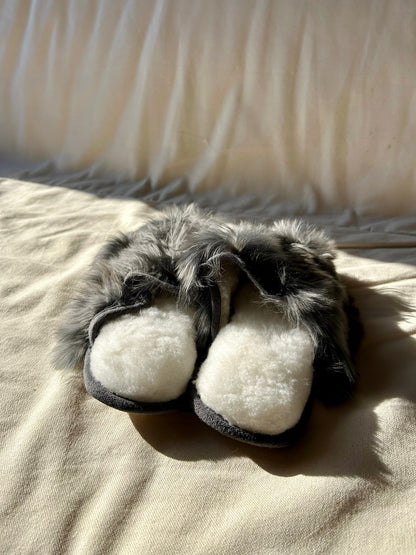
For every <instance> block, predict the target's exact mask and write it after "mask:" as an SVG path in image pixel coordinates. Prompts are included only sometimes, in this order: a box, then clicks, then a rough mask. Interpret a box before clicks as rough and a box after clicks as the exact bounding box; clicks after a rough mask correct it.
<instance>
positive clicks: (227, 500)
mask: <svg viewBox="0 0 416 555" xmlns="http://www.w3.org/2000/svg"><path fill="white" fill-rule="evenodd" d="M83 185H84V186H85V188H86V189H89V190H90V191H91V190H92V189H93V188H94V187H95V189H96V193H100V191H102V190H103V187H104V185H103V182H102V181H101V182H97V183H95V184H94V183H92V182H91V180H89V181H88V182H87V181H84V182H83V181H82V180H81V179H80V178H79V176H78V178H77V186H78V187H79V188H80V189H81V190H74V189H71V188H70V187H69V183H68V182H67V186H66V187H57V186H51V185H47V184H39V183H30V182H24V181H18V180H12V179H5V180H3V181H2V182H1V187H0V191H1V197H0V201H1V205H0V214H1V216H0V226H1V244H0V262H1V276H2V277H1V298H2V301H1V302H2V310H1V315H2V317H1V332H0V337H1V353H0V361H1V362H0V367H1V384H2V393H1V403H0V422H1V435H2V439H1V464H0V480H1V498H2V501H1V505H0V510H1V518H0V526H1V529H2V530H1V534H0V538H1V539H0V545H1V551H2V552H3V553H19V554H20V553H25V554H26V553H42V554H46V553H51V554H52V553H54V554H55V553H74V554H80V553H88V554H92V553H94V554H95V553H102V554H108V553H123V554H132V553H146V554H148V553H152V554H162V553H163V554H164V553H166V554H168V553H181V554H182V553H192V554H194V553H198V554H208V553H212V554H218V553H221V554H228V553H244V554H251V553H304V554H305V555H306V554H308V555H309V554H310V553H328V552H330V553H412V552H414V550H415V549H416V540H415V531H416V530H415V519H414V514H415V510H416V504H415V501H416V497H415V467H414V458H415V445H416V411H415V400H416V372H415V362H416V341H415V332H416V317H415V308H416V306H415V305H416V303H415V300H414V299H415V294H416V238H415V225H416V222H415V220H413V221H411V220H409V219H403V218H396V219H390V220H389V223H388V224H387V223H386V222H382V221H376V220H368V221H364V220H363V221H361V220H360V219H359V218H358V219H355V221H354V223H352V222H351V214H350V212H348V214H346V213H339V214H337V215H333V216H332V217H331V222H332V230H333V231H334V233H335V234H336V232H338V233H340V232H342V238H343V241H344V242H351V243H354V244H357V243H358V242H360V243H361V247H364V248H359V249H355V250H348V251H343V252H342V253H341V254H340V256H339V259H338V267H339V270H340V271H341V272H342V273H343V274H344V275H345V276H347V278H348V280H349V281H350V284H351V291H352V293H353V294H354V296H355V297H356V300H357V304H358V306H359V308H360V310H361V313H362V318H363V322H364V326H365V331H366V337H365V339H364V342H363V344H362V348H361V350H360V353H359V370H360V373H361V381H360V385H359V388H358V390H357V392H356V394H355V396H354V398H353V399H352V400H351V401H350V402H348V403H346V404H345V405H344V406H341V407H338V408H331V409H326V408H324V407H323V406H322V405H320V404H318V403H316V405H315V407H314V409H313V414H312V419H311V422H310V426H309V430H308V433H307V434H306V437H304V439H303V440H302V441H301V442H300V443H299V444H298V445H297V446H295V447H293V448H290V449H284V450H267V449H260V448H255V447H249V446H245V445H243V444H240V443H238V442H236V441H232V440H228V439H226V438H224V437H222V436H221V435H219V434H218V433H216V432H214V431H212V430H210V429H208V427H206V426H204V425H203V424H202V423H200V422H199V421H197V419H196V418H195V417H194V416H193V415H191V414H182V413H177V414H174V415H169V416H140V415H138V416H131V417H129V416H128V415H127V414H124V413H120V412H117V411H116V410H113V409H111V408H108V407H106V406H104V405H102V404H100V403H99V402H98V401H96V400H94V399H92V398H90V397H89V396H88V395H87V394H86V393H85V391H84V388H83V384H82V378H81V374H80V372H77V371H73V372H71V371H66V372H65V371H63V372H60V371H56V370H54V368H53V367H52V365H51V362H50V349H51V347H52V345H53V337H52V336H53V333H54V330H55V328H56V325H57V324H58V323H59V321H60V316H61V313H62V310H63V307H64V304H65V301H66V299H67V298H68V296H69V295H70V294H71V292H72V291H73V288H74V286H75V285H76V280H77V279H78V278H79V275H80V274H81V273H82V271H83V270H84V269H85V267H86V265H87V264H88V263H89V261H90V259H91V257H92V256H93V254H94V253H95V252H96V250H97V248H98V246H99V245H100V244H101V243H102V242H103V240H104V239H105V238H106V237H107V236H108V235H109V234H111V233H113V232H114V231H115V230H116V229H123V230H128V229H132V228H135V227H136V226H137V225H139V224H140V222H142V221H143V220H144V218H145V217H147V216H148V215H149V214H151V212H152V209H151V208H150V207H149V206H148V205H147V204H146V203H143V202H140V201H137V200H131V199H127V198H118V199H116V198H100V197H99V196H97V195H94V194H92V192H89V193H87V192H84V191H83V190H82V186H83ZM104 189H105V187H104ZM116 192H117V189H115V193H116ZM237 208H238V201H236V209H237ZM348 218H349V220H350V221H349V222H348ZM322 223H324V224H325V223H327V221H326V220H325V219H324V218H322ZM390 242H392V243H394V247H391V246H389V243H390ZM411 243H413V247H411V246H409V245H410V244H411ZM372 245H374V246H375V247H376V248H374V247H372Z"/></svg>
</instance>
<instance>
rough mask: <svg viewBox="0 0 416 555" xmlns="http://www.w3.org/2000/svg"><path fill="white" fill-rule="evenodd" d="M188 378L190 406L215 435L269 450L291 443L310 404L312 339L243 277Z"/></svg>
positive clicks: (305, 418)
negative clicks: (227, 316)
mask: <svg viewBox="0 0 416 555" xmlns="http://www.w3.org/2000/svg"><path fill="white" fill-rule="evenodd" d="M233 309H234V314H233V316H232V318H231V320H230V322H229V323H228V324H227V325H226V326H224V327H223V328H222V329H221V330H220V331H219V333H218V335H217V337H216V338H215V340H214V342H213V343H212V345H211V347H210V350H209V353H208V356H207V358H206V359H205V361H204V362H203V363H202V365H201V367H200V370H199V372H198V376H197V378H196V380H195V384H194V387H195V390H194V399H193V403H194V411H195V413H196V414H197V415H198V416H199V418H200V419H201V420H203V421H204V422H205V423H206V424H208V425H209V426H211V427H213V428H215V429H217V430H218V431H220V432H221V433H222V434H224V435H227V436H230V437H232V438H234V439H239V440H241V441H244V442H246V443H252V444H255V445H264V446H270V447H277V446H285V445H288V444H290V443H292V442H293V441H294V440H295V439H296V437H297V435H299V434H300V433H301V432H302V430H303V427H304V425H305V424H306V421H307V417H308V415H309V411H310V407H311V390H312V381H313V372H314V370H313V361H314V344H313V340H312V337H311V335H310V333H309V331H308V330H307V329H306V327H305V326H303V325H301V324H299V325H293V324H291V323H290V322H289V321H288V319H287V318H286V317H285V315H284V314H282V313H279V312H278V311H277V310H276V307H274V306H273V305H268V304H267V303H264V301H262V300H261V297H260V294H259V292H258V289H257V288H256V287H255V286H254V285H253V284H252V283H249V282H247V283H246V284H245V285H244V286H243V287H241V289H240V290H239V291H238V292H237V293H236V295H235V297H234V302H233Z"/></svg>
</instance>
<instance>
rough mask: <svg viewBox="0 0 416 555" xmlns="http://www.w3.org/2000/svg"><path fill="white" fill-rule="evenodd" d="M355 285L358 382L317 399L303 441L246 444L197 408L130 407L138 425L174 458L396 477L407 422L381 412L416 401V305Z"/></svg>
mask: <svg viewBox="0 0 416 555" xmlns="http://www.w3.org/2000/svg"><path fill="white" fill-rule="evenodd" d="M352 292H353V294H354V297H355V299H356V304H357V306H358V307H359V309H360V311H361V316H362V321H363V325H364V333H365V336H364V340H363V342H362V345H361V347H360V350H359V353H358V357H357V365H358V369H359V372H360V382H359V385H358V388H357V390H356V392H355V394H354V396H353V398H352V399H351V400H350V401H348V402H347V403H345V404H343V405H340V406H338V407H331V408H327V407H324V406H323V405H322V404H321V403H319V402H317V401H316V402H315V404H314V407H313V411H312V415H311V419H310V422H309V425H308V429H307V432H306V434H305V435H304V437H303V438H301V439H300V441H299V442H298V443H297V444H296V445H294V446H292V447H290V448H284V449H267V448H259V447H253V446H250V445H245V444H242V443H239V442H237V441H234V440H231V439H228V438H226V437H224V436H221V435H220V434H219V433H217V432H215V431H214V430H211V429H210V428H208V427H207V426H205V425H204V424H203V423H202V422H200V421H199V420H198V419H197V418H196V417H195V416H194V415H193V414H192V413H174V414H169V415H158V416H149V415H147V416H143V415H137V414H135V415H130V418H131V420H132V423H133V425H134V427H135V428H136V430H137V431H138V432H139V433H140V435H141V436H142V437H143V439H144V440H145V441H147V442H148V443H149V444H150V445H152V446H153V447H154V448H155V449H156V450H157V451H159V452H161V453H163V454H164V455H166V456H168V457H171V458H173V459H178V460H184V461H195V460H221V459H227V458H236V457H244V458H249V459H251V460H252V461H253V462H254V463H255V464H256V465H258V466H260V467H261V468H263V469H264V470H265V471H266V472H268V473H270V474H275V475H279V476H294V475H298V474H303V475H310V476H351V477H354V476H357V477H362V478H365V479H368V480H371V481H374V482H379V483H387V482H389V477H390V470H389V468H388V466H387V465H386V463H385V462H384V461H383V454H384V453H386V452H387V451H388V449H389V437H390V434H392V433H395V432H394V428H395V427H397V426H400V424H402V425H403V426H405V425H406V422H402V423H400V421H398V419H397V415H394V414H392V415H391V414H390V413H389V414H390V416H391V419H390V420H389V418H388V414H387V417H386V415H385V414H383V425H382V426H381V425H380V414H379V412H380V407H383V406H384V405H385V404H386V402H387V401H389V400H392V399H401V400H409V401H411V402H416V387H415V385H416V373H415V370H414V361H415V360H416V340H415V338H413V337H412V335H411V333H410V332H406V330H405V327H403V325H402V323H403V322H405V320H406V316H409V317H410V316H411V313H412V312H411V310H412V309H411V307H409V306H407V305H406V304H405V303H404V302H402V301H400V299H399V298H398V297H397V294H396V295H394V294H389V293H380V292H378V291H375V290H372V289H370V288H368V287H366V286H362V285H361V284H359V283H358V282H355V286H354V287H353V288H352ZM413 331H414V330H413ZM386 418H387V419H386Z"/></svg>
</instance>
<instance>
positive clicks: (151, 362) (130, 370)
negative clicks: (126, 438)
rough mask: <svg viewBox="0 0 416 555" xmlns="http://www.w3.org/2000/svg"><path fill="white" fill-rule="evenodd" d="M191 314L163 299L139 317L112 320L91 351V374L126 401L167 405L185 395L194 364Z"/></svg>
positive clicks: (162, 297) (130, 315) (135, 315)
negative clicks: (165, 403)
mask: <svg viewBox="0 0 416 555" xmlns="http://www.w3.org/2000/svg"><path fill="white" fill-rule="evenodd" d="M192 316H193V315H192V311H191V310H190V309H189V310H186V309H183V308H179V307H177V306H176V301H175V299H174V298H173V297H169V296H161V297H159V298H158V299H156V300H155V302H154V304H153V305H152V306H151V307H149V308H145V309H143V310H141V311H140V312H139V313H135V314H126V315H123V316H120V317H118V318H116V319H114V320H110V321H109V322H108V323H106V324H104V325H103V327H102V328H101V330H100V332H99V334H98V336H97V338H96V339H95V342H94V344H93V346H92V349H91V359H90V361H91V362H90V364H91V373H92V375H93V376H94V377H95V379H96V380H98V381H99V382H100V383H101V384H102V385H104V386H105V387H106V388H107V389H109V390H110V391H112V392H113V393H116V394H117V395H121V396H122V397H125V398H127V399H132V400H134V401H142V402H164V401H170V400H173V399H176V398H177V397H179V396H180V395H181V394H182V393H183V392H184V391H185V389H186V387H187V384H188V382H189V380H190V379H191V376H192V373H193V371H194V366H195V362H196V357H197V352H196V346H195V330H194V325H193V317H192Z"/></svg>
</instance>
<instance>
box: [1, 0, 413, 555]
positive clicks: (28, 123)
mask: <svg viewBox="0 0 416 555" xmlns="http://www.w3.org/2000/svg"><path fill="white" fill-rule="evenodd" d="M415 22H416V6H415V4H414V3H413V2H409V1H406V0H395V1H393V0H387V1H382V2H370V1H363V2H351V1H350V0H345V1H344V0H341V1H340V2H337V3H335V2H330V1H326V0H321V1H309V2H308V1H305V2H304V1H300V2H296V3H295V2H293V3H290V2H285V1H278V0H275V1H259V2H250V1H245V0H239V1H237V0H235V1H233V0H226V1H225V2H220V1H217V0H214V1H212V2H203V1H202V0H201V1H192V0H176V1H172V0H171V1H169V0H167V1H156V0H155V1H153V0H148V1H143V2H141V1H133V2H123V1H121V0H116V1H114V0H113V1H110V0H98V1H97V2H91V3H90V2H88V3H87V2H82V1H69V0H68V1H67V0H63V1H61V2H53V1H52V0H42V1H41V2H35V1H25V0H3V1H2V2H1V4H0V29H1V37H2V39H1V43H0V75H1V79H0V91H1V93H0V153H1V162H0V172H1V173H0V175H1V180H0V228H1V234H0V265H1V271H0V276H1V279H0V288H1V289H0V291H1V293H0V302H1V311H0V314H1V319H0V326H1V332H0V361H1V362H0V372H1V397H0V399H1V402H0V432H1V444H0V449H1V464H0V480H1V503H0V513H1V518H0V529H1V534H0V538H1V539H0V550H1V552H2V553H19V554H26V553H27V554H32V553H42V554H48V553H50V554H56V553H74V554H77V555H78V554H82V553H88V554H92V553H94V554H101V553H102V554H108V553H117V554H118V553H121V554H133V553H140V554H157V555H159V554H164V553H169V554H170V553H175V554H176V553H177V554H188V553H189V554H201V555H202V554H204V555H205V554H216V555H217V554H230V553H232V554H234V553H235V554H253V553H259V554H263V553H264V554H266V553H279V554H280V553H281V554H286V553H287V554H292V553H299V554H305V555H306V554H308V555H310V554H311V553H336V554H338V553H339V554H341V553H342V554H347V553H380V554H381V553H388V554H389V553H392V554H393V553H394V554H398V553H403V554H410V553H414V552H415V551H416V526H415V518H414V515H415V512H416V480H415V477H416V476H415V465H414V459H415V446H416V425H415V424H416V410H415V401H416V340H415V334H416V312H415V311H416V301H415V293H416V181H415V175H416V166H415V158H414V144H415V140H416V105H415V98H416V97H415V93H414V91H415V90H416V74H415V72H414V52H415V48H416V28H415ZM191 202H195V203H196V204H198V205H200V206H202V207H204V208H210V209H212V210H214V211H215V212H218V213H220V214H221V215H223V216H224V217H226V218H230V219H231V218H232V219H237V220H238V219H239V218H247V219H250V220H254V221H264V222H272V221H274V220H276V219H279V218H282V217H296V218H301V219H303V220H306V221H308V222H311V223H314V224H317V225H319V226H321V227H323V228H324V229H325V230H326V231H327V232H328V233H329V234H330V235H331V236H332V237H333V238H334V239H335V240H336V242H337V245H338V247H339V254H338V257H337V261H336V265H337V269H338V271H339V273H340V274H341V275H342V276H343V279H344V280H345V282H346V283H347V285H348V288H349V291H350V293H351V295H352V296H353V297H354V299H355V302H356V305H357V307H358V308H359V310H360V313H361V318H362V322H363V326H364V338H363V341H362V343H361V347H360V349H359V352H358V356H357V365H358V370H359V373H360V381H359V386H358V388H357V390H356V392H355V394H354V396H353V398H352V399H351V400H350V401H348V402H346V403H344V404H342V405H340V406H337V407H332V408H326V407H324V406H323V405H322V404H320V403H319V402H316V403H315V404H314V406H313V410H312V415H311V420H310V422H309V426H308V429H307V432H306V434H305V435H304V437H303V438H302V439H301V440H300V441H299V442H297V443H296V444H295V445H294V446H292V447H289V448H284V449H266V448H259V447H254V446H249V445H245V444H243V443H239V442H237V441H234V440H231V439H228V438H225V437H223V436H221V435H220V434H219V433H217V432H215V431H214V430H211V429H210V428H208V427H207V426H205V425H204V424H203V423H202V422H200V421H199V420H198V419H197V418H196V417H195V416H194V415H192V414H191V413H186V412H180V411H179V412H177V413H173V414H170V415H137V414H136V415H133V414H126V413H122V412H119V411H116V410H114V409H111V408H109V407H107V406H105V405H103V404H101V403H99V402H98V401H96V400H95V399H93V398H92V397H91V396H89V395H88V394H87V393H86V391H85V388H84V385H83V380H82V372H81V370H80V369H75V370H69V369H63V370H57V369H56V368H55V367H54V365H53V363H52V357H51V352H52V350H53V346H54V341H55V339H54V334H55V330H56V329H57V327H58V326H59V324H60V323H61V321H62V314H63V311H64V308H65V306H66V303H67V302H68V299H69V298H70V297H71V295H72V294H73V291H74V288H75V287H76V285H77V283H78V281H79V279H80V277H81V276H82V275H83V273H84V272H85V270H86V268H87V267H88V265H89V263H90V261H91V260H92V258H93V256H94V255H95V253H96V252H97V251H98V249H99V248H100V247H101V246H102V244H103V243H104V242H105V241H106V240H107V239H108V238H109V237H111V236H112V235H114V234H115V233H116V232H118V231H130V230H133V229H136V228H137V227H139V226H140V225H141V224H143V223H144V222H145V221H146V220H147V219H148V218H150V217H152V215H154V214H155V213H156V212H157V211H158V210H160V209H161V208H163V207H165V206H168V205H171V204H188V203H191Z"/></svg>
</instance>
